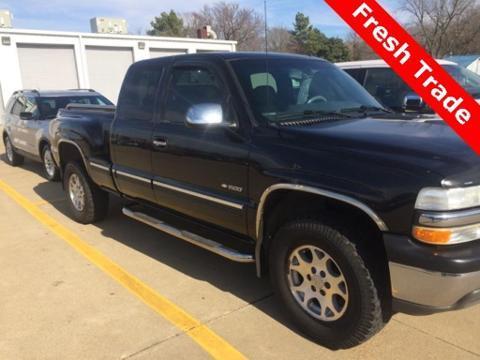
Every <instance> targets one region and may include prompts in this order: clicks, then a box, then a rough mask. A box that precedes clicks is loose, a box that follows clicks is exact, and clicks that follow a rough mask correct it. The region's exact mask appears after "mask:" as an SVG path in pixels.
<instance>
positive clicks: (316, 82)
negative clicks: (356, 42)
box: [232, 59, 382, 122]
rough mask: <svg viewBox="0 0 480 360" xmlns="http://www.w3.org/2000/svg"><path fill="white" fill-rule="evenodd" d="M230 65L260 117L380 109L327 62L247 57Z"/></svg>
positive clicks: (284, 117) (280, 117) (281, 117)
mask: <svg viewBox="0 0 480 360" xmlns="http://www.w3.org/2000/svg"><path fill="white" fill-rule="evenodd" d="M232 66H233V68H234V71H235V73H236V75H237V77H238V79H239V80H240V83H241V85H242V88H243V90H244V92H245V94H246V96H247V98H248V100H249V103H250V105H251V107H252V109H253V112H254V114H255V116H256V117H257V118H258V119H259V120H267V121H270V122H272V121H273V122H275V121H282V120H284V119H286V118H289V117H293V118H296V117H298V118H301V117H302V116H305V115H309V114H310V115H311V114H318V113H342V112H344V111H345V112H351V111H352V110H355V109H358V111H362V109H363V111H364V110H366V109H378V108H382V106H381V105H380V103H379V102H378V101H376V100H375V99H374V98H373V97H372V96H371V95H370V94H369V93H368V92H367V91H366V90H365V89H364V88H363V87H362V86H361V85H360V84H358V83H357V82H356V81H355V80H354V79H352V78H351V77H350V76H348V75H347V74H345V73H344V72H343V71H341V70H340V69H338V68H337V67H336V66H334V65H332V64H330V63H328V62H326V61H322V60H314V59H312V60H310V59H268V62H267V61H266V59H248V60H235V61H232Z"/></svg>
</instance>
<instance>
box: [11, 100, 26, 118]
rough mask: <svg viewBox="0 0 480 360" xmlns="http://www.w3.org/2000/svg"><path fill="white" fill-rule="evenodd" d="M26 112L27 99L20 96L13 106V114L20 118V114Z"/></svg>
mask: <svg viewBox="0 0 480 360" xmlns="http://www.w3.org/2000/svg"><path fill="white" fill-rule="evenodd" d="M24 111H25V98H24V97H23V96H19V97H18V98H17V99H16V100H15V103H14V104H13V107H12V111H11V113H12V114H13V115H16V116H20V113H22V112H24Z"/></svg>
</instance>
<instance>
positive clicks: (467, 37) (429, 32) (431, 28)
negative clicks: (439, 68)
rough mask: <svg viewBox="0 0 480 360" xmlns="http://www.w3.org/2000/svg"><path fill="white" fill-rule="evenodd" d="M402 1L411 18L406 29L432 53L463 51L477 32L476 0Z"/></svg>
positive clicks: (476, 35) (479, 29) (477, 8)
mask: <svg viewBox="0 0 480 360" xmlns="http://www.w3.org/2000/svg"><path fill="white" fill-rule="evenodd" d="M403 1H404V2H403V10H404V11H406V12H407V13H408V14H410V16H411V19H412V21H411V23H410V24H409V29H410V30H411V32H412V33H413V35H414V36H415V37H416V38H417V40H419V41H420V43H421V44H422V45H423V46H424V47H425V48H426V49H427V51H429V52H430V53H431V54H432V56H434V57H443V56H444V55H446V54H449V53H450V52H458V53H463V52H465V48H466V47H468V45H469V44H471V43H472V42H474V40H475V38H478V36H479V33H480V28H479V26H478V22H479V20H480V18H479V5H478V2H477V1H476V0H403Z"/></svg>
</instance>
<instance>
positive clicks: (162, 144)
mask: <svg viewBox="0 0 480 360" xmlns="http://www.w3.org/2000/svg"><path fill="white" fill-rule="evenodd" d="M153 146H155V147H157V148H164V147H167V140H166V139H160V138H158V139H154V140H153Z"/></svg>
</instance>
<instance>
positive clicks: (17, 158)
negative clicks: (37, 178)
mask: <svg viewBox="0 0 480 360" xmlns="http://www.w3.org/2000/svg"><path fill="white" fill-rule="evenodd" d="M3 143H4V145H5V158H6V159H7V163H8V164H9V165H11V166H20V165H23V163H24V162H25V158H24V157H23V156H22V155H19V154H18V153H17V151H16V150H15V147H14V146H13V144H12V141H11V140H10V137H9V136H8V135H5V136H4V137H3ZM9 149H10V151H9Z"/></svg>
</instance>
